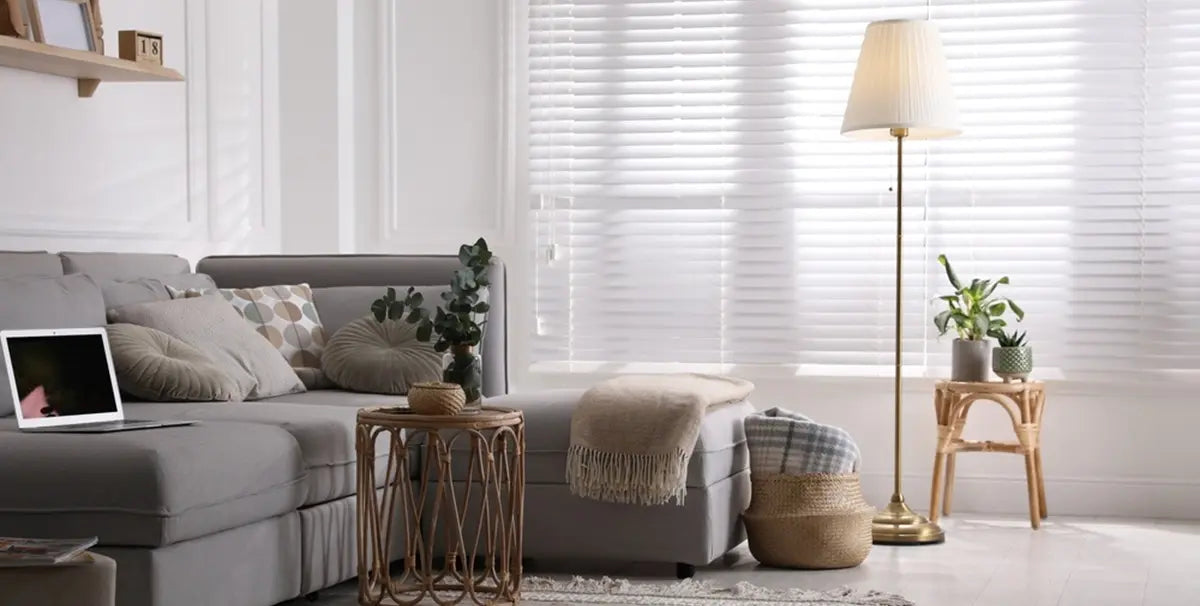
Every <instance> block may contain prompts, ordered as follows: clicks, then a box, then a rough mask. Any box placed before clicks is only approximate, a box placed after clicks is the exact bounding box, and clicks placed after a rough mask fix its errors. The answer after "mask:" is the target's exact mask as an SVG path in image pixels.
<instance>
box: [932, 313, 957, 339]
mask: <svg viewBox="0 0 1200 606" xmlns="http://www.w3.org/2000/svg"><path fill="white" fill-rule="evenodd" d="M953 313H954V310H950V309H947V310H946V311H943V312H941V313H939V314H938V315H936V316H934V317H933V325H934V326H937V329H938V334H939V335H944V334H946V331H947V330H949V328H950V315H951V314H953Z"/></svg>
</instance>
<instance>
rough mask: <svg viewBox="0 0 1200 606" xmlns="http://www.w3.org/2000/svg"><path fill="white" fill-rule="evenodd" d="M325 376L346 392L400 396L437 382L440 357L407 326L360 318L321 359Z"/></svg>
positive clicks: (343, 330)
mask: <svg viewBox="0 0 1200 606" xmlns="http://www.w3.org/2000/svg"><path fill="white" fill-rule="evenodd" d="M321 365H322V367H323V368H324V369H325V376H327V377H329V380H331V381H333V382H334V383H335V384H337V385H338V386H339V387H341V388H343V389H348V390H350V391H362V392H366V393H379V394H394V395H402V394H407V393H408V388H409V387H410V386H412V385H413V384H415V383H421V382H424V381H437V380H438V378H439V377H440V376H441V374H442V373H441V355H440V354H438V353H437V352H436V351H434V350H433V346H432V345H430V344H429V343H422V342H420V341H418V340H417V328H416V327H415V326H413V325H412V324H409V323H407V322H399V321H390V320H389V321H387V322H376V321H375V318H374V317H373V316H369V315H367V316H363V317H361V318H359V319H357V320H355V321H353V322H351V323H349V324H347V325H345V326H343V327H342V328H341V330H338V331H337V334H335V335H333V338H332V339H330V340H329V345H328V346H326V348H325V355H324V357H322V358H321Z"/></svg>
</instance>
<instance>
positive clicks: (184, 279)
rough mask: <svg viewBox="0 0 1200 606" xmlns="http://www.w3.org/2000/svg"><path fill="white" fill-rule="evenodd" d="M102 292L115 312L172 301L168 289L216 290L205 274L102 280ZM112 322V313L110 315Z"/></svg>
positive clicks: (106, 301)
mask: <svg viewBox="0 0 1200 606" xmlns="http://www.w3.org/2000/svg"><path fill="white" fill-rule="evenodd" d="M99 282H100V290H101V291H103V292H104V305H105V306H106V307H107V308H108V309H109V310H114V309H117V308H120V307H125V306H126V305H136V304H138V303H148V302H150V301H168V300H170V299H171V295H170V291H168V290H167V287H168V286H169V287H171V288H177V289H180V290H187V289H193V288H194V289H199V290H205V289H210V288H216V285H215V284H214V283H213V281H212V278H210V277H208V276H206V275H204V274H190V273H189V274H169V275H162V276H156V277H147V278H137V279H133V280H111V279H104V280H100V281H99ZM109 320H110V321H111V320H112V313H111V311H110V313H109Z"/></svg>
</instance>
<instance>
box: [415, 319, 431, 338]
mask: <svg viewBox="0 0 1200 606" xmlns="http://www.w3.org/2000/svg"><path fill="white" fill-rule="evenodd" d="M432 337H433V324H432V323H430V322H429V321H425V322H421V323H420V324H419V325H418V326H417V340H418V341H420V342H422V343H428V342H429V339H430V338H432Z"/></svg>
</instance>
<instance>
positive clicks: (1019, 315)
mask: <svg viewBox="0 0 1200 606" xmlns="http://www.w3.org/2000/svg"><path fill="white" fill-rule="evenodd" d="M1005 301H1008V306H1009V307H1011V308H1012V310H1013V313H1014V314H1017V320H1018V321H1021V320H1024V319H1025V310H1023V309H1021V308H1020V307H1017V304H1016V303H1014V302H1013V300H1012V299H1005Z"/></svg>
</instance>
